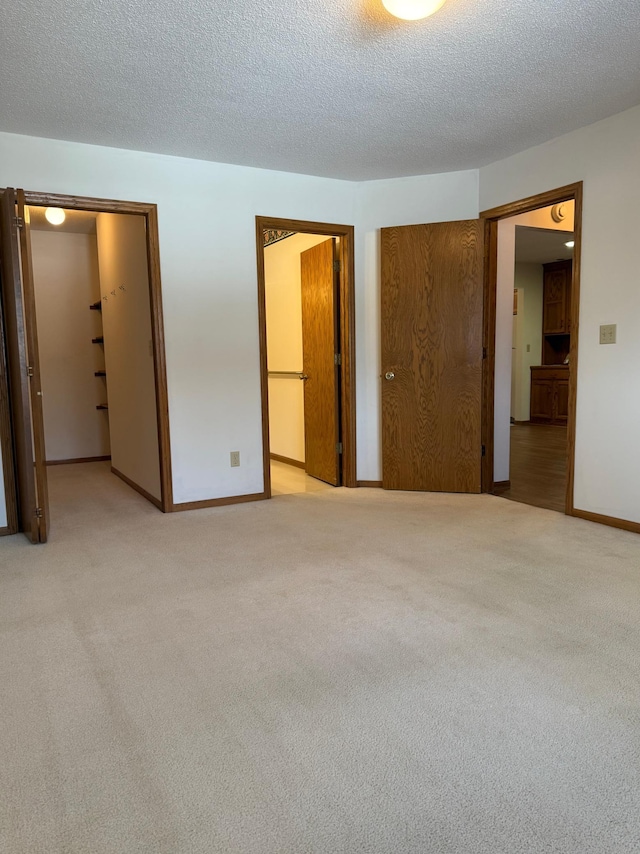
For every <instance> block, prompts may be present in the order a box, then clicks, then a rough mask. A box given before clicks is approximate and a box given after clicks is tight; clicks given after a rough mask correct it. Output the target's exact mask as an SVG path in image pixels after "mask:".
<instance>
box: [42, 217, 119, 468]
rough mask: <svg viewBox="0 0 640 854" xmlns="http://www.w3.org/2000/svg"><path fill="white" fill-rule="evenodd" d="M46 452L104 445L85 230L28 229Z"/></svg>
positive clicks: (100, 452)
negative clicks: (71, 231) (83, 231)
mask: <svg viewBox="0 0 640 854" xmlns="http://www.w3.org/2000/svg"><path fill="white" fill-rule="evenodd" d="M31 249H32V254H33V274H34V289H35V296H36V317H37V326H38V347H39V352H40V373H41V379H42V393H43V397H42V404H43V410H44V434H45V451H46V458H47V460H72V459H78V458H83V457H99V456H105V455H107V454H108V453H109V425H108V422H107V419H106V416H105V414H104V413H102V412H99V411H98V410H96V405H97V404H99V403H101V402H102V401H103V399H104V397H105V390H104V381H103V380H102V379H99V378H97V377H95V376H94V371H97V370H99V369H100V368H102V367H103V359H102V352H101V351H100V352H98V351H99V350H100V348H98V347H96V345H95V344H92V343H91V339H92V338H94V337H95V336H96V335H100V334H102V333H101V326H102V325H101V322H100V313H99V312H97V311H90V310H89V306H90V305H91V304H92V303H94V302H96V301H97V300H99V299H100V282H99V279H98V259H97V251H96V238H95V235H93V234H69V233H67V232H53V231H34V230H32V231H31Z"/></svg>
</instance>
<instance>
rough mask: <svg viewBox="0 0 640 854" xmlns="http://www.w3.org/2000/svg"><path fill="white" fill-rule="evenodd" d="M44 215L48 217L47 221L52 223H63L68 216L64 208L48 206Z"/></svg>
mask: <svg viewBox="0 0 640 854" xmlns="http://www.w3.org/2000/svg"><path fill="white" fill-rule="evenodd" d="M44 215H45V217H46V218H47V222H50V223H51V225H62V223H63V222H64V220H65V217H66V214H65V212H64V211H63V210H62V208H47V209H46V210H45V212H44Z"/></svg>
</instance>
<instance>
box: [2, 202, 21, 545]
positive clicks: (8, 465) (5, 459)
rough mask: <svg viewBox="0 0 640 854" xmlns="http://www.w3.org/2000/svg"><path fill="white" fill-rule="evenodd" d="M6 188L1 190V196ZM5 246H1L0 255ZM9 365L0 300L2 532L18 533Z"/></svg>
mask: <svg viewBox="0 0 640 854" xmlns="http://www.w3.org/2000/svg"><path fill="white" fill-rule="evenodd" d="M3 194H4V190H0V198H1V197H2V196H3ZM3 251H4V247H2V246H0V257H1V255H2V252H3ZM8 371H9V366H8V364H7V339H6V333H5V328H4V316H3V312H2V303H1V301H0V450H1V452H2V469H3V474H4V494H5V503H6V512H7V524H6V527H5V528H3V529H2V530H1V531H0V534H17V533H18V530H19V524H18V494H17V491H16V473H15V468H14V459H13V454H14V448H13V435H12V429H11V409H10V406H9V383H8V375H9V374H8Z"/></svg>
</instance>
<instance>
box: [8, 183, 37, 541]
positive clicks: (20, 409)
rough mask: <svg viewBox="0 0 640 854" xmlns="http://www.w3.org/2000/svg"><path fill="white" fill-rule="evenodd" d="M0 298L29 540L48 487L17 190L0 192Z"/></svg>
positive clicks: (23, 219) (29, 274) (23, 211)
mask: <svg viewBox="0 0 640 854" xmlns="http://www.w3.org/2000/svg"><path fill="white" fill-rule="evenodd" d="M1 211H2V214H1V220H2V297H3V307H4V311H5V326H6V339H7V361H8V364H9V387H10V398H11V414H12V432H13V441H14V450H15V466H16V480H17V491H18V508H19V524H20V530H21V531H23V532H24V533H25V535H26V536H27V538H28V539H30V540H31V541H32V542H34V543H44V542H46V540H47V532H48V516H49V506H48V490H47V473H46V466H45V449H44V421H43V416H42V388H41V385H40V365H39V360H38V335H37V330H36V311H35V295H34V290H33V267H32V263H31V240H30V233H29V210H28V208H27V207H26V205H25V201H24V193H23V192H22V190H13V189H11V188H8V189H6V190H5V191H4V193H3V194H2V204H1Z"/></svg>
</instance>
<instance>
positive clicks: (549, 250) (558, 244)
mask: <svg viewBox="0 0 640 854" xmlns="http://www.w3.org/2000/svg"><path fill="white" fill-rule="evenodd" d="M568 240H573V233H572V232H571V231H552V230H550V229H546V228H531V227H530V226H527V225H517V226H516V263H517V264H548V263H549V262H550V261H565V260H567V259H569V258H573V249H570V248H569V247H568V246H565V243H566V242H567V241H568Z"/></svg>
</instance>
